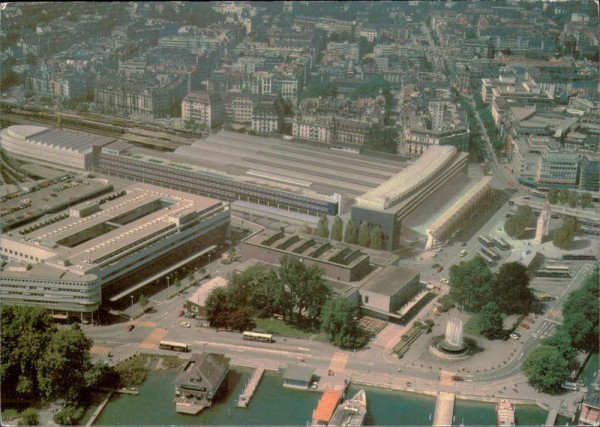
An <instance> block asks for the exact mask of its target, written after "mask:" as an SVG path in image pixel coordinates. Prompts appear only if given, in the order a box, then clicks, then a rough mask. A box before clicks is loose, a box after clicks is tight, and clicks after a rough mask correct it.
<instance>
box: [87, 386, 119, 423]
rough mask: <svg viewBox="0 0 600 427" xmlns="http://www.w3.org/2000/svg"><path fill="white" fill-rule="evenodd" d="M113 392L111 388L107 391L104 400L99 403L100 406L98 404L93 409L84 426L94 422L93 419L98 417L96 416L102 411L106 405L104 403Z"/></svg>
mask: <svg viewBox="0 0 600 427" xmlns="http://www.w3.org/2000/svg"><path fill="white" fill-rule="evenodd" d="M113 393H114V391H113V390H111V391H109V392H108V394H107V395H106V397H105V398H104V400H103V401H102V403H101V404H100V406H98V407H97V408H96V410H95V411H94V413H93V414H92V416H91V417H90V419H89V421H88V422H87V423H86V427H87V426H91V425H92V424H94V421H96V418H98V416H99V415H100V413H101V412H102V410H103V409H104V407H105V406H106V404H107V403H108V401H109V400H110V397H111V396H112V395H113Z"/></svg>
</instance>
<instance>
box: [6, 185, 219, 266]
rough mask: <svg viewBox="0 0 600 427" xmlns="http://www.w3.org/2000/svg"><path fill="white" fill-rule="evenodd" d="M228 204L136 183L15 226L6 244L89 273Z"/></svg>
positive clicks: (41, 258) (57, 263)
mask: <svg viewBox="0 0 600 427" xmlns="http://www.w3.org/2000/svg"><path fill="white" fill-rule="evenodd" d="M89 185H91V184H89ZM80 186H82V187H83V188H85V187H86V186H87V185H86V184H85V183H82V184H80ZM223 206H224V205H223V203H222V202H220V201H217V200H214V199H210V198H207V197H202V196H196V195H192V194H188V193H183V192H180V191H174V190H168V189H164V188H160V187H154V186H151V185H147V184H132V185H129V186H128V187H126V188H123V189H120V190H117V191H112V192H108V193H103V195H102V196H100V197H96V198H93V199H90V200H87V201H85V202H83V203H79V204H75V205H71V206H69V205H67V206H65V209H63V210H62V211H60V212H58V213H57V214H53V215H52V216H47V217H43V218H40V219H38V220H37V221H32V222H29V223H27V224H25V225H23V226H21V227H19V228H16V229H14V230H12V231H11V232H10V233H8V234H6V235H5V236H4V239H5V244H9V243H8V242H7V241H8V240H10V241H12V242H13V243H12V244H13V245H19V246H20V247H23V246H28V247H29V249H25V248H24V247H23V252H30V253H35V254H36V255H37V256H38V257H39V258H40V261H45V262H46V263H47V264H49V265H57V266H63V267H66V266H69V268H70V269H73V270H75V271H80V272H85V271H87V270H89V269H91V268H92V267H94V266H95V265H97V264H99V263H103V262H110V259H111V258H112V257H114V256H117V255H118V254H120V253H123V252H125V251H128V250H134V248H135V247H136V246H137V245H139V244H141V243H142V242H144V241H148V240H150V239H152V238H154V237H155V236H158V235H160V234H161V233H163V232H165V231H167V230H169V229H175V228H177V227H178V226H179V225H181V224H184V223H186V222H187V221H189V220H191V219H194V218H197V217H199V216H206V217H208V216H210V215H212V213H213V212H215V211H217V210H220V209H222V207H223ZM3 246H4V245H3Z"/></svg>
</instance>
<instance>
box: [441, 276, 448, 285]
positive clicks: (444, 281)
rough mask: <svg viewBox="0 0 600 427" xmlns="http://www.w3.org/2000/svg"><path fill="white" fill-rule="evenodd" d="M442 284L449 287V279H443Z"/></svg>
mask: <svg viewBox="0 0 600 427" xmlns="http://www.w3.org/2000/svg"><path fill="white" fill-rule="evenodd" d="M440 282H442V283H443V284H445V285H447V284H448V279H445V278H443V277H442V278H441V279H440Z"/></svg>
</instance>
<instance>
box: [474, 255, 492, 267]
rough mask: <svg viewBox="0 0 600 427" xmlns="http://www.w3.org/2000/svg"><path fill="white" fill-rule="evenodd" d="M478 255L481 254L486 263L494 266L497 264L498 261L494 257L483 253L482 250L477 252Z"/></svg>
mask: <svg viewBox="0 0 600 427" xmlns="http://www.w3.org/2000/svg"><path fill="white" fill-rule="evenodd" d="M477 255H479V256H480V257H481V258H483V260H484V261H485V263H486V264H487V265H488V266H490V267H493V266H495V265H496V261H494V260H493V259H491V258H490V257H489V256H487V255H486V254H484V253H482V252H477Z"/></svg>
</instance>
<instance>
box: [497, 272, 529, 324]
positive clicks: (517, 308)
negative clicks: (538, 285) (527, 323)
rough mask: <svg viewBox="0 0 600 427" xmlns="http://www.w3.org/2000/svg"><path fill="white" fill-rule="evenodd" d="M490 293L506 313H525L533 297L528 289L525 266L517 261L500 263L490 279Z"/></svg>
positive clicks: (527, 276) (527, 311)
mask: <svg viewBox="0 0 600 427" xmlns="http://www.w3.org/2000/svg"><path fill="white" fill-rule="evenodd" d="M491 291H492V295H493V298H494V300H495V301H496V302H497V303H498V306H499V307H500V309H501V310H502V311H503V312H504V313H507V314H513V313H519V314H527V313H529V312H530V311H531V306H532V304H533V302H534V301H535V297H534V295H533V293H532V292H531V290H530V289H529V275H528V274H527V268H526V267H525V266H524V265H523V264H521V263H519V262H509V263H506V264H502V266H501V267H500V269H499V270H498V272H497V273H496V274H495V275H494V280H493V281H492V289H491Z"/></svg>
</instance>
